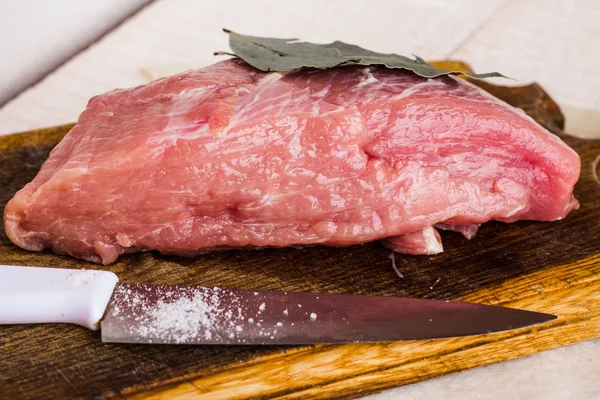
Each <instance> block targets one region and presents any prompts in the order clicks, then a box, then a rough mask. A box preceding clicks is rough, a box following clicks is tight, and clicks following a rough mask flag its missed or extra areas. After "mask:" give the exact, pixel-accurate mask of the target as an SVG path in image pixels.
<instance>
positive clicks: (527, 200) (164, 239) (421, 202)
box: [4, 60, 580, 264]
mask: <svg viewBox="0 0 600 400" xmlns="http://www.w3.org/2000/svg"><path fill="white" fill-rule="evenodd" d="M579 167H580V162H579V157H578V156H577V154H576V153H575V152H574V151H573V150H571V149H570V148H569V147H568V146H566V145H565V144H564V143H563V142H562V141H561V140H560V139H558V138H557V137H556V136H554V135H553V134H551V133H550V132H548V131H547V130H545V129H544V128H542V127H541V126H540V125H538V124H537V123H535V122H534V121H533V120H532V119H531V118H529V117H528V116H526V115H525V114H524V113H523V112H521V111H519V110H517V109H514V108H512V107H510V106H508V105H507V104H505V103H503V102H502V101H499V100H498V99H496V98H494V97H492V96H491V95H489V94H487V93H486V92H484V91H483V90H481V89H479V88H477V87H475V86H473V85H471V84H469V83H467V82H465V81H463V80H461V79H458V78H454V77H441V78H439V79H435V80H428V79H424V78H421V77H418V76H416V75H414V74H412V73H410V72H407V71H401V70H389V69H384V68H379V67H367V68H364V67H360V68H358V67H342V68H334V69H329V70H325V71H321V70H300V71H295V72H291V73H287V74H280V73H262V72H259V71H257V70H254V69H252V68H251V67H249V66H247V65H246V64H244V63H243V62H241V61H239V60H229V61H224V62H221V63H218V64H215V65H212V66H210V67H207V68H203V69H199V70H195V71H189V72H185V73H182V74H179V75H175V76H172V77H168V78H164V79H160V80H157V81H155V82H152V83H150V84H148V85H144V86H140V87H136V88H132V89H125V90H114V91H112V92H109V93H106V94H103V95H100V96H96V97H94V98H92V99H91V100H90V102H89V104H88V106H87V108H86V110H85V111H84V112H83V113H82V114H81V116H80V118H79V121H78V123H77V125H76V126H75V127H74V128H73V129H72V130H71V132H70V133H69V134H68V135H67V136H66V137H65V138H64V139H63V141H62V142H61V143H60V144H59V145H58V146H57V147H56V148H55V149H54V150H53V151H52V153H51V155H50V157H49V159H48V160H47V161H46V163H45V164H44V165H43V167H42V169H41V171H40V172H39V174H38V175H37V177H36V178H35V179H34V180H33V181H32V182H31V183H29V184H27V186H25V188H23V189H22V190H21V191H19V192H18V193H17V194H16V195H15V196H14V198H13V199H12V200H11V201H10V202H9V203H8V205H7V206H6V209H5V214H4V221H5V227H6V232H7V234H8V236H9V237H10V239H11V240H12V241H13V242H14V243H15V244H17V245H18V246H21V247H22V248H24V249H28V250H34V251H37V250H42V249H44V248H51V249H52V250H54V251H55V252H57V253H60V254H65V253H67V254H70V255H72V256H74V257H78V258H82V259H85V260H89V261H93V262H101V263H104V264H108V263H111V262H113V261H115V260H116V259H117V257H118V256H119V255H120V254H123V253H129V252H135V251H145V250H159V251H160V252H162V253H165V254H188V255H189V254H194V253H198V252H202V251H206V250H214V249H223V248H239V247H264V246H273V247H282V246H290V245H298V246H303V245H314V244H323V245H330V246H349V245H353V244H357V243H365V242H369V241H373V240H378V239H387V240H386V242H385V243H386V244H387V245H388V246H390V247H391V248H392V249H394V250H398V251H401V252H407V253H428V254H429V253H436V252H439V251H441V250H442V246H441V241H440V236H439V234H438V232H437V231H436V230H435V228H433V227H434V226H436V224H438V225H437V226H438V227H440V228H441V229H453V230H458V231H461V232H466V233H465V236H467V237H470V236H472V234H474V229H475V230H476V228H477V226H478V224H481V223H484V222H486V221H489V220H498V221H505V222H513V221H517V220H521V219H530V220H542V221H552V220H557V219H561V218H563V217H565V216H566V215H567V214H568V213H569V212H570V211H571V210H572V209H573V208H575V207H577V205H578V203H577V201H576V200H575V198H574V197H573V194H572V191H573V186H574V184H575V182H576V181H577V179H578V176H579ZM440 223H441V224H442V225H439V224H440Z"/></svg>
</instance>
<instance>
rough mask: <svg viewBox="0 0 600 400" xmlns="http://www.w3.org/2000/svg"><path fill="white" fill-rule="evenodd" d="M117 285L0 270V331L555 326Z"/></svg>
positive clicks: (179, 340)
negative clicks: (6, 327)
mask: <svg viewBox="0 0 600 400" xmlns="http://www.w3.org/2000/svg"><path fill="white" fill-rule="evenodd" d="M117 281H118V278H117V277H116V275H114V274H113V273H111V272H107V271H93V270H68V269H55V268H40V267H16V266H0V324H10V323H37V322H68V323H75V324H79V325H83V326H86V327H88V328H90V329H97V328H98V325H100V326H101V334H102V341H104V342H111V343H154V344H158V343H161V344H220V345H222V344H269V345H283V344H286V345H289V344H317V343H350V342H381V341H398V340H415V339H435V338H446V337H458V336H468V335H478V334H486V333H492V332H498V331H504V330H509V329H517V328H523V327H527V326H530V325H534V324H539V323H543V322H547V321H551V320H553V319H555V318H556V316H554V315H550V314H544V313H538V312H532V311H526V310H518V309H511V308H505V307H498V306H489V305H482V304H470V303H462V302H450V301H444V300H428V299H417V298H399V297H384V296H357V295H345V294H314V293H298V292H281V291H265V290H243V289H227V288H216V287H213V288H209V287H187V286H168V285H151V284H128V283H117Z"/></svg>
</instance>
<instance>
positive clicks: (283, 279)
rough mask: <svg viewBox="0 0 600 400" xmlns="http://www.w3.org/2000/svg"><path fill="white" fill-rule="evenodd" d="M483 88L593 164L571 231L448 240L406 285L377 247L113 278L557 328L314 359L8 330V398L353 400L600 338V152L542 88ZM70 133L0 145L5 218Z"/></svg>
mask: <svg viewBox="0 0 600 400" xmlns="http://www.w3.org/2000/svg"><path fill="white" fill-rule="evenodd" d="M445 65H446V66H448V65H449V64H448V63H446V64H445ZM451 66H454V67H460V68H463V69H464V68H468V67H466V66H465V65H463V64H459V63H458V64H457V63H454V64H452V65H451ZM478 84H479V85H481V86H483V87H484V88H485V89H486V90H489V91H490V92H491V93H493V94H495V95H496V96H498V97H500V98H502V99H504V100H505V101H507V102H509V103H511V104H513V105H515V106H518V107H521V108H523V109H524V110H525V111H526V112H527V113H529V114H530V115H531V116H533V117H534V118H535V119H537V120H538V121H539V122H540V123H542V124H544V125H545V126H546V127H548V128H549V129H550V130H552V131H553V132H555V133H557V134H559V135H561V137H563V138H564V140H565V141H566V142H567V143H568V144H569V145H570V146H572V147H573V148H574V149H575V150H576V151H577V152H578V153H579V154H580V155H581V158H582V173H581V179H580V181H579V183H578V184H577V187H576V189H575V194H576V196H577V197H578V198H579V200H580V202H581V208H580V209H579V210H576V211H573V212H572V213H571V214H570V215H569V216H568V217H567V218H566V219H565V220H564V221H560V222H552V223H547V222H545V223H544V222H518V223H514V224H502V223H488V224H485V225H483V226H482V227H481V230H480V231H479V232H478V234H477V236H476V237H475V238H474V239H473V240H471V241H467V240H465V239H463V238H462V237H461V236H460V235H458V234H455V233H451V232H443V233H442V236H443V241H444V248H445V252H444V253H443V254H441V255H436V256H432V257H428V256H405V255H397V256H396V260H397V263H398V268H399V269H400V270H401V271H402V273H403V274H404V276H405V279H400V278H398V276H396V274H395V273H394V271H393V270H392V267H391V263H390V259H389V258H388V255H389V251H388V250H386V249H384V248H383V247H382V246H381V245H380V244H378V243H369V244H365V245H362V246H353V247H349V248H326V247H315V248H307V249H303V250H296V249H271V250H263V251H236V250H233V251H226V252H215V253H213V254H208V255H204V256H199V257H196V258H193V259H189V258H177V257H166V256H161V255H160V254H157V253H145V254H133V255H127V256H124V257H122V258H121V259H119V261H118V262H117V263H114V264H111V265H109V266H107V267H104V268H106V269H108V270H110V271H113V272H115V273H117V274H118V275H119V277H120V278H121V280H122V281H124V282H131V283H137V282H148V283H157V284H180V285H181V284H183V285H204V286H222V287H240V288H256V289H277V290H288V291H306V292H330V293H349V294H363V295H384V296H413V297H418V298H430V299H449V300H463V301H469V302H479V303H485V304H502V305H506V306H511V307H519V308H523V309H528V310H533V311H541V312H547V313H553V314H556V315H558V317H559V318H558V319H557V320H555V321H553V322H550V323H547V324H544V325H541V326H537V327H533V328H526V329H520V330H516V331H510V332H504V333H495V334H490V335H482V336H474V337H468V338H456V339H444V340H427V341H409V342H395V343H382V344H349V345H318V346H305V347H275V346H263V347H260V346H248V347H246V346H165V345H160V346H158V345H154V346H151V345H114V344H111V345H107V344H103V343H101V341H100V334H99V332H91V331H88V330H86V329H84V328H80V327H77V326H68V325H60V324H48V325H43V326H39V325H38V326H23V325H21V326H2V327H0V398H7V399H17V398H36V399H38V398H41V399H44V398H47V399H59V398H60V399H67V398H112V397H117V398H121V397H126V398H129V397H131V398H153V399H173V398H181V399H183V398H206V399H225V398H227V399H249V398H289V399H292V398H350V397H358V396H363V395H366V394H369V393H373V392H377V391H381V390H384V389H386V388H391V387H394V386H400V385H406V384H409V383H413V382H417V381H421V380H425V379H429V378H433V377H436V376H440V375H444V374H448V373H452V372H457V371H462V370H466V369H469V368H473V367H477V366H482V365H486V364H491V363H495V362H499V361H504V360H509V359H513V358H517V357H522V356H526V355H529V354H533V353H537V352H540V351H543V350H547V349H551V348H554V347H558V346H564V345H567V344H571V343H575V342H579V341H582V340H585V339H590V338H595V337H600V219H599V217H600V184H599V183H598V180H597V171H596V167H597V161H598V156H599V155H600V141H584V140H581V139H575V138H572V137H568V136H565V135H564V134H562V132H561V129H562V127H563V126H564V119H563V117H562V114H561V113H560V110H559V109H558V107H557V106H556V104H555V103H554V102H553V101H552V100H551V99H550V98H549V97H548V96H547V95H546V93H544V91H543V90H542V89H541V88H540V87H539V86H538V85H536V84H534V85H529V86H524V87H517V88H503V87H498V86H493V85H490V84H486V83H484V82H478ZM69 129H70V126H65V127H58V128H52V129H44V130H39V131H34V132H27V133H22V134H16V135H11V136H7V137H3V138H0V205H1V206H2V207H4V205H5V204H6V202H7V201H8V200H9V199H10V198H11V197H12V196H13V194H14V193H15V192H16V191H17V190H18V189H20V188H21V187H22V186H23V185H25V184H26V183H27V182H29V181H30V180H31V179H32V178H33V177H34V176H35V174H36V172H37V171H38V169H39V167H40V165H41V164H42V163H43V162H44V160H45V159H46V157H47V155H48V153H49V151H50V150H51V149H52V147H53V146H55V145H56V144H57V143H58V142H59V141H60V139H61V138H62V137H63V136H64V135H65V134H66V133H67V131H68V130H69ZM0 264H14V265H37V266H47V267H65V268H100V267H99V266H98V265H94V264H90V263H86V262H82V261H77V260H75V259H72V258H70V257H65V256H57V255H54V254H52V253H50V252H42V253H32V252H27V251H24V250H21V249H19V248H17V247H16V246H14V245H12V244H11V243H10V241H9V240H8V238H7V237H6V235H5V234H4V232H3V231H2V233H0ZM14 306H15V307H18V306H19V305H18V304H15V305H14Z"/></svg>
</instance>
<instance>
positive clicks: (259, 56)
mask: <svg viewBox="0 0 600 400" xmlns="http://www.w3.org/2000/svg"><path fill="white" fill-rule="evenodd" d="M223 31H225V32H226V33H228V34H229V46H230V47H231V50H232V51H233V54H232V53H227V52H216V53H215V54H217V55H220V54H227V55H235V56H237V57H240V58H241V59H243V60H244V61H246V62H247V63H248V64H250V65H252V66H253V67H255V68H257V69H259V70H261V71H265V72H275V71H276V72H288V71H292V70H294V69H298V68H319V69H327V68H333V67H339V66H345V65H383V66H385V67H387V68H400V69H407V70H409V71H412V72H414V73H415V74H417V75H420V76H422V77H424V78H436V77H438V76H442V75H449V74H464V75H467V76H469V77H471V78H475V79H483V78H492V77H503V78H506V77H505V76H504V75H502V74H500V73H498V72H488V73H483V74H475V73H463V72H461V71H452V70H446V69H440V68H436V67H434V66H432V65H430V64H428V63H427V62H426V61H425V60H423V59H422V58H421V57H418V56H414V59H412V58H409V57H405V56H401V55H398V54H384V53H377V52H374V51H370V50H366V49H363V48H362V47H359V46H356V45H353V44H348V43H344V42H340V41H335V42H333V43H329V44H316V43H309V42H301V41H298V39H277V38H266V37H259V36H250V35H242V34H239V33H236V32H233V31H231V30H229V29H223Z"/></svg>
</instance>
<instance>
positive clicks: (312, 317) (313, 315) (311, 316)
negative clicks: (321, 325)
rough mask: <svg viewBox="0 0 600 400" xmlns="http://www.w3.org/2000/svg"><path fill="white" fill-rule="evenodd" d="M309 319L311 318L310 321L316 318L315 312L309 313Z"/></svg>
mask: <svg viewBox="0 0 600 400" xmlns="http://www.w3.org/2000/svg"><path fill="white" fill-rule="evenodd" d="M310 319H311V320H312V321H314V320H316V319H317V314H315V313H314V312H313V313H310Z"/></svg>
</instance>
